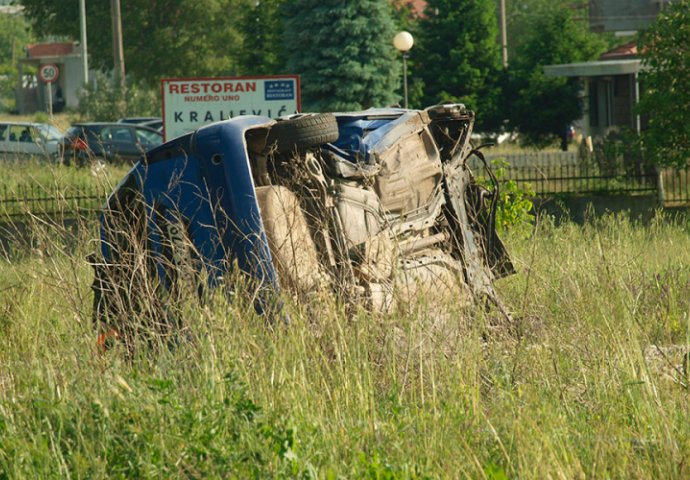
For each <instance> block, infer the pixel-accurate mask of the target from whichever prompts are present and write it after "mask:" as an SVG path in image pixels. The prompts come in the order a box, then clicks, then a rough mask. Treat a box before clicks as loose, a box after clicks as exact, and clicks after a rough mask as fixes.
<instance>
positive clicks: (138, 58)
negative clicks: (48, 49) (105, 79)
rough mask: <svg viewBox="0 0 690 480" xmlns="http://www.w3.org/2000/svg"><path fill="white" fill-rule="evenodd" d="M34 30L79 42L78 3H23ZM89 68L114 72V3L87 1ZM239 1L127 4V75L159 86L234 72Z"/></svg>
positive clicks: (124, 25)
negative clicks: (169, 80)
mask: <svg viewBox="0 0 690 480" xmlns="http://www.w3.org/2000/svg"><path fill="white" fill-rule="evenodd" d="M20 1H21V3H22V5H24V7H25V12H26V15H27V18H29V19H30V20H31V24H32V27H33V30H34V32H36V34H41V35H52V36H62V37H65V38H72V39H78V38H79V16H78V15H77V13H76V12H78V11H79V2H78V0H20ZM86 10H87V12H86V19H87V34H88V48H89V57H90V62H91V63H90V66H91V68H97V69H98V68H103V69H111V68H112V65H113V54H112V28H111V15H110V2H104V1H101V2H87V7H86ZM240 10H241V9H240V5H239V0H206V1H204V2H199V1H197V0H127V2H122V8H121V14H122V31H123V44H124V53H125V68H126V72H127V74H133V75H134V76H135V77H136V78H137V79H139V80H143V81H146V82H147V83H148V84H149V85H156V84H157V83H158V81H159V80H160V79H161V78H163V77H185V76H204V75H218V74H233V73H236V54H235V52H236V51H237V44H238V34H237V31H236V28H235V26H234V25H233V23H232V19H233V18H235V17H236V16H239V13H240Z"/></svg>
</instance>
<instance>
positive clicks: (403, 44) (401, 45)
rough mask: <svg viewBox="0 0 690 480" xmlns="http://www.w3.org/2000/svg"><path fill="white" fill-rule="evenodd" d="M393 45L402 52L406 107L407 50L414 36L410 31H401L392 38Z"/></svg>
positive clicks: (412, 42) (412, 43) (410, 46)
mask: <svg viewBox="0 0 690 480" xmlns="http://www.w3.org/2000/svg"><path fill="white" fill-rule="evenodd" d="M393 45H395V48H397V49H398V51H399V52H400V53H402V57H403V85H404V86H403V89H404V92H405V108H407V56H408V53H407V52H409V51H410V49H411V48H412V45H414V37H412V35H411V34H410V32H405V31H402V32H400V33H398V34H397V35H396V36H395V38H393Z"/></svg>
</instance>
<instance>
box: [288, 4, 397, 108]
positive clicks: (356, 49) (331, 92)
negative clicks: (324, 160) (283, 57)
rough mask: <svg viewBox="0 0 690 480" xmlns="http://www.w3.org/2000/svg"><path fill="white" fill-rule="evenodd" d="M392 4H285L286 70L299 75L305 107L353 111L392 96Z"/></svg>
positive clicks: (394, 84) (394, 67) (394, 68)
mask: <svg viewBox="0 0 690 480" xmlns="http://www.w3.org/2000/svg"><path fill="white" fill-rule="evenodd" d="M391 9H392V7H391V6H390V4H389V2H388V1H382V0H351V1H349V2H340V1H337V0H326V1H322V0H294V1H291V2H286V4H285V9H284V11H285V15H286V24H285V42H284V43H285V51H286V52H287V60H288V61H287V70H288V71H289V72H290V73H296V74H300V75H301V76H302V78H301V85H302V100H303V104H304V109H305V110H313V111H327V110H356V109H360V108H369V107H374V106H376V107H378V106H385V105H388V104H390V103H393V102H395V101H397V99H396V95H395V89H396V88H397V86H398V83H399V81H400V69H399V63H398V62H397V61H396V56H395V52H394V48H393V43H392V42H393V37H394V35H395V24H394V22H393V15H392V11H391Z"/></svg>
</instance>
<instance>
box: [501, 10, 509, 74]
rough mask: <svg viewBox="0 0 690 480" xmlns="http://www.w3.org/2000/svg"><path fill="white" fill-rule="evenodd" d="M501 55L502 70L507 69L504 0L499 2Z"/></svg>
mask: <svg viewBox="0 0 690 480" xmlns="http://www.w3.org/2000/svg"><path fill="white" fill-rule="evenodd" d="M501 53H502V55H503V68H504V69H505V70H507V69H508V30H507V28H506V0H501Z"/></svg>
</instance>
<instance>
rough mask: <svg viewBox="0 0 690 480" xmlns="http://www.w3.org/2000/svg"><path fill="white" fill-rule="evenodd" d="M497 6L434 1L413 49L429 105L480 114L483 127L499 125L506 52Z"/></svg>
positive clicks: (482, 1) (483, 0) (477, 0)
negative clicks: (451, 103)
mask: <svg viewBox="0 0 690 480" xmlns="http://www.w3.org/2000/svg"><path fill="white" fill-rule="evenodd" d="M497 37H498V22H497V18H496V9H495V5H494V3H493V2H491V1H488V0H429V2H428V3H427V6H426V9H425V16H424V17H423V18H422V19H421V20H420V24H419V39H418V41H417V44H416V45H415V47H414V48H413V49H412V52H411V55H412V58H413V60H414V61H415V69H414V72H413V76H415V77H418V78H420V79H421V80H422V81H423V82H424V103H425V106H427V105H432V104H435V103H439V102H444V101H455V102H461V103H464V104H466V105H467V106H468V107H469V108H471V109H472V110H475V111H476V112H477V126H478V128H495V127H496V126H497V125H498V123H499V117H500V113H499V110H498V109H499V105H498V102H499V99H500V86H499V79H500V72H501V65H500V48H499V45H498V42H497Z"/></svg>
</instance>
